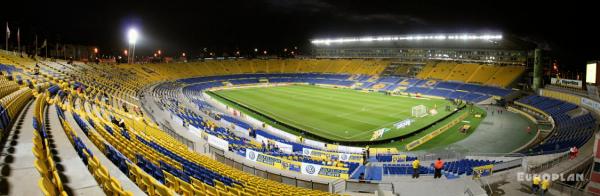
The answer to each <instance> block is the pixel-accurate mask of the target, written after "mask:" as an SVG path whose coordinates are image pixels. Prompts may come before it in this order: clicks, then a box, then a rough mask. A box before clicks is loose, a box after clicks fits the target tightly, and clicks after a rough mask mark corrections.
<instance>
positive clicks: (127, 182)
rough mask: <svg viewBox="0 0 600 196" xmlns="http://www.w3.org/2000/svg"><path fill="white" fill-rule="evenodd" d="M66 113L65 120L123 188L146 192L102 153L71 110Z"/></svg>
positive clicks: (138, 193)
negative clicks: (79, 124)
mask: <svg viewBox="0 0 600 196" xmlns="http://www.w3.org/2000/svg"><path fill="white" fill-rule="evenodd" d="M76 103H77V102H76ZM75 108H79V106H78V104H76V107H75ZM64 113H65V117H66V118H65V120H66V121H67V122H68V123H69V124H70V125H71V127H72V128H73V130H74V131H75V132H76V133H77V135H80V136H81V137H80V138H81V140H82V142H83V143H84V144H85V146H87V147H88V149H89V150H91V151H92V154H94V155H96V157H97V158H98V160H99V161H100V164H101V165H104V166H105V167H106V168H107V169H108V172H109V174H110V176H111V177H114V178H116V179H118V180H119V181H120V182H121V186H122V187H123V189H125V190H127V191H131V193H133V194H134V195H143V194H145V193H144V192H143V191H142V190H141V189H140V188H139V187H138V186H137V185H136V184H135V183H133V182H132V181H131V179H129V177H128V176H126V175H125V174H124V173H123V172H121V171H120V170H119V167H117V166H116V165H115V164H113V163H112V162H111V161H110V160H109V159H108V158H107V157H106V156H105V155H104V153H102V152H101V151H100V149H98V147H97V146H96V145H94V143H93V142H92V141H91V140H90V139H89V138H88V137H87V136H86V134H85V133H84V132H83V130H81V127H80V126H78V125H77V122H76V121H75V119H74V118H73V114H72V113H71V112H69V111H64ZM82 122H83V123H86V125H87V127H88V129H89V130H88V131H95V130H94V128H93V127H91V126H90V125H89V124H87V123H88V122H86V121H82Z"/></svg>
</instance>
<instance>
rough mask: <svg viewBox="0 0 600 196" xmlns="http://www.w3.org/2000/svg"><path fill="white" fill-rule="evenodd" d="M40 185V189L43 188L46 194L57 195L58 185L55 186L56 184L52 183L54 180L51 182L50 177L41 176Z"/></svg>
mask: <svg viewBox="0 0 600 196" xmlns="http://www.w3.org/2000/svg"><path fill="white" fill-rule="evenodd" d="M38 186H39V187H40V190H42V192H43V193H44V195H45V196H55V195H57V194H56V187H54V184H52V182H50V180H49V179H48V178H45V177H42V178H40V180H39V181H38Z"/></svg>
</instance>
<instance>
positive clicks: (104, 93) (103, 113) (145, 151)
mask: <svg viewBox="0 0 600 196" xmlns="http://www.w3.org/2000/svg"><path fill="white" fill-rule="evenodd" d="M2 56H5V54H2ZM9 58H10V59H14V60H11V63H13V62H18V63H15V65H16V66H17V67H19V68H23V73H13V75H15V74H21V75H19V76H20V77H17V78H19V80H23V81H27V82H28V84H32V85H36V88H38V87H39V89H46V88H48V87H50V86H52V85H58V86H60V88H61V90H63V91H68V92H69V93H67V94H68V95H67V96H72V100H73V102H78V103H79V104H78V106H84V107H81V108H79V109H77V110H75V109H74V110H73V112H74V113H77V114H78V115H79V116H80V118H81V122H85V123H86V124H88V125H89V126H90V128H89V129H88V134H86V136H88V137H89V138H90V141H92V142H93V143H94V145H96V146H97V147H98V148H99V149H100V150H101V151H102V152H103V153H104V156H107V158H109V159H110V160H111V161H113V163H115V165H119V169H120V170H121V172H128V174H127V175H128V176H129V177H130V179H132V181H134V182H135V183H136V184H137V185H138V186H139V187H140V188H141V189H142V190H144V191H145V192H146V193H148V194H149V195H170V194H171V191H174V192H176V193H178V194H184V192H186V191H189V190H190V189H185V188H179V187H186V184H184V183H188V184H190V185H191V187H192V188H194V189H193V190H192V191H193V192H194V194H196V195H257V194H260V195H267V194H268V195H329V194H327V193H323V192H319V191H313V190H309V189H304V188H297V187H294V186H289V185H284V184H281V183H275V182H272V181H270V180H267V179H263V178H260V177H257V176H253V175H250V174H247V173H244V172H242V171H238V170H236V169H233V168H231V167H229V166H226V165H224V164H222V163H220V162H217V161H215V160H212V159H210V158H209V157H206V156H204V155H200V154H197V153H195V152H192V151H190V150H189V149H188V148H187V147H186V146H184V145H183V144H181V143H179V142H178V141H176V140H174V139H173V138H172V137H170V136H169V135H167V134H166V133H164V132H162V131H161V130H160V129H158V127H157V125H155V124H153V123H149V122H150V121H149V119H148V117H146V116H144V115H143V114H142V113H141V112H139V111H137V110H136V109H135V108H136V107H138V106H139V103H138V102H137V100H136V99H137V94H136V93H137V91H139V90H140V89H142V87H143V86H145V85H147V84H149V83H151V82H152V81H159V80H164V77H163V76H160V74H155V73H156V72H153V70H149V69H142V68H141V67H140V66H137V65H131V67H130V65H123V66H106V67H105V66H104V65H93V64H83V63H78V62H75V63H66V62H61V61H53V60H50V61H40V62H39V63H40V65H42V66H41V67H42V68H41V69H40V73H39V75H34V74H32V72H33V70H35V67H37V66H35V64H36V62H35V61H32V60H28V59H27V58H21V57H17V56H11V57H9ZM382 67H384V66H382ZM107 70H108V71H107ZM365 70H367V69H365ZM369 71H371V70H369ZM32 77H33V78H35V79H34V80H37V81H34V80H29V78H32ZM40 84H45V85H43V86H37V85H40ZM41 87H44V88H41ZM51 92H52V93H53V94H54V93H56V94H59V95H61V94H62V93H64V92H61V91H60V90H58V91H57V90H56V87H52V89H51ZM61 96H63V95H61ZM56 104H59V105H60V104H61V103H56ZM66 107H67V108H75V107H76V105H69V106H66ZM61 108H62V106H61ZM132 108H133V109H132ZM36 113H40V114H41V113H42V112H36ZM111 116H113V117H116V118H118V119H125V126H123V127H120V126H117V125H115V124H112V122H111V121H110V119H111ZM37 119H43V118H42V117H41V115H40V116H38V117H37ZM35 121H36V122H37V123H35V124H36V128H38V129H43V126H39V125H41V124H43V123H41V122H39V121H38V120H35ZM81 122H80V123H81ZM92 130H93V131H92ZM40 138H41V137H40ZM138 138H141V139H143V140H145V141H147V142H148V143H146V144H145V143H142V142H141V141H139V140H138ZM73 141H74V142H75V143H76V145H77V146H78V148H80V149H83V148H82V146H81V143H80V142H77V141H78V140H77V139H74V140H73ZM107 144H109V145H107ZM84 151H85V150H82V151H81V152H82V153H81V154H84V153H83V152H84ZM121 155H122V156H121ZM137 155H143V157H139V156H137ZM173 155H177V156H173ZM95 156H97V155H95ZM177 157H179V158H177ZM124 158H126V159H127V160H129V161H130V162H129V161H125V164H126V165H127V169H126V170H125V169H124V168H123V167H122V163H123V162H122V161H121V160H123V159H124ZM138 158H139V161H138V160H137V159H138ZM115 160H117V161H115ZM144 160H147V162H149V163H152V164H153V165H155V166H158V170H160V172H161V173H163V174H165V173H169V174H175V173H179V174H181V173H180V172H175V171H183V174H186V175H189V173H187V172H188V170H186V168H185V167H186V164H183V163H182V162H185V161H183V160H186V161H189V162H190V163H192V164H189V165H196V166H198V167H201V168H204V173H205V174H207V173H209V172H212V173H214V174H215V175H214V176H209V175H203V174H199V175H196V176H195V177H198V178H200V179H195V178H194V175H189V176H192V177H190V182H186V181H185V179H183V178H185V177H183V178H182V177H181V176H182V175H179V176H176V178H178V179H181V180H182V181H183V182H184V183H177V186H176V185H174V184H171V183H169V184H168V186H165V184H163V183H167V182H168V181H169V182H170V180H168V179H169V176H168V175H163V177H164V178H163V180H162V181H160V180H158V179H156V176H154V175H153V174H149V173H147V172H146V171H144V168H141V167H140V166H138V164H139V165H141V162H144ZM90 162H91V161H89V158H88V163H90ZM161 163H163V164H162V165H161ZM164 163H167V164H164ZM144 165H145V163H144ZM173 168H175V169H173ZM155 169H156V168H155ZM157 172H158V171H157ZM216 176H220V177H219V178H216ZM203 177H206V179H203ZM210 178H214V179H213V181H212V182H213V184H207V183H205V182H204V181H205V180H206V182H209V181H208V179H210ZM48 179H49V181H50V182H51V183H50V184H51V186H50V187H53V188H52V189H49V190H56V191H57V192H59V191H60V189H59V186H58V184H59V183H56V182H53V180H54V181H56V180H55V179H52V178H48ZM225 179H231V181H227V180H225ZM58 180H60V178H59V179H58ZM221 181H223V182H221ZM225 182H231V183H229V184H226V183H225ZM221 185H222V186H221ZM44 190H45V189H44ZM185 194H186V195H187V194H188V193H185Z"/></svg>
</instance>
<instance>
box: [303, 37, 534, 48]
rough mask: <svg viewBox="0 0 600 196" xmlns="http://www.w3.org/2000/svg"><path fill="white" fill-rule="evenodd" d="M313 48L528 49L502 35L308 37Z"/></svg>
mask: <svg viewBox="0 0 600 196" xmlns="http://www.w3.org/2000/svg"><path fill="white" fill-rule="evenodd" d="M311 44H312V45H314V46H316V47H331V48H338V47H358V48H360V47H365V48H366V47H393V48H480V49H506V50H528V49H533V48H535V44H533V43H529V42H526V41H523V40H520V39H518V38H515V37H512V36H505V35H502V34H498V33H496V34H473V33H462V34H415V35H385V36H364V37H339V38H320V39H312V40H311Z"/></svg>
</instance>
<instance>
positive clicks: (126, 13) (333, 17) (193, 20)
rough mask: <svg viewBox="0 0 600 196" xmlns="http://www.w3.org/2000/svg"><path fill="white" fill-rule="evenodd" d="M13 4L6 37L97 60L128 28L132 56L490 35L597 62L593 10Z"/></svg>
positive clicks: (355, 4) (505, 4)
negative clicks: (96, 52) (61, 46)
mask: <svg viewBox="0 0 600 196" xmlns="http://www.w3.org/2000/svg"><path fill="white" fill-rule="evenodd" d="M19 2H20V3H22V5H12V6H3V7H4V8H5V9H3V11H2V12H0V22H4V21H8V22H9V23H10V26H11V30H12V33H13V35H15V34H16V26H20V27H21V35H22V37H23V38H22V39H23V42H27V43H31V42H32V39H33V34H34V33H36V34H38V35H39V36H40V39H42V38H41V37H45V38H47V39H48V40H49V41H50V42H51V43H54V42H56V41H60V42H63V43H79V44H86V45H96V46H98V47H100V50H101V52H106V51H107V50H112V51H114V53H116V52H117V51H122V49H125V48H126V47H127V45H126V41H125V32H126V29H127V28H128V27H129V26H137V27H138V28H139V29H140V31H141V33H142V36H143V40H141V41H140V44H139V45H138V49H139V50H138V51H139V52H138V54H151V51H152V50H156V49H162V50H163V51H164V52H165V53H166V54H168V55H175V54H180V53H181V52H187V53H188V54H192V55H194V54H195V53H199V52H200V51H202V49H203V48H205V47H206V48H208V49H209V50H210V51H216V52H218V53H221V52H222V51H234V50H236V48H239V49H240V50H242V53H244V51H248V50H251V49H253V48H255V47H256V48H259V49H269V50H273V49H281V48H284V47H288V48H289V47H293V46H300V47H304V46H307V45H308V40H309V39H310V38H315V37H335V36H364V35H385V34H404V33H463V32H483V31H497V32H502V33H503V34H511V35H515V36H518V37H521V38H524V39H528V40H531V41H534V42H536V43H539V44H540V47H542V48H545V49H549V50H551V51H552V52H553V53H556V54H557V56H558V57H559V58H560V59H561V60H562V62H564V63H563V66H567V65H570V66H575V65H577V66H583V63H585V61H586V60H590V59H599V58H600V49H599V48H600V33H599V32H598V30H597V28H598V24H600V20H599V19H600V15H599V14H598V12H599V11H598V8H597V5H593V4H592V3H586V2H580V1H577V2H576V1H560V2H558V3H555V2H550V1H526V0H523V1H494V2H492V1H484V0H482V1H466V2H465V1H463V2H458V1H439V2H435V1H424V0H416V1H414V0H413V1H405V0H396V1H376V0H369V1H352V0H346V1H321V0H298V1H295V0H245V1H227V0H222V1H189V2H180V1H168V0H166V1H161V2H152V1H96V2H94V1H78V2H79V3H57V2H56V1H45V2H38V3H36V4H35V5H31V2H29V1H19ZM571 2H572V3H571ZM6 7H10V8H8V9H6ZM2 34H4V31H2ZM14 38H15V37H13V39H14ZM13 41H14V40H13Z"/></svg>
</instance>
